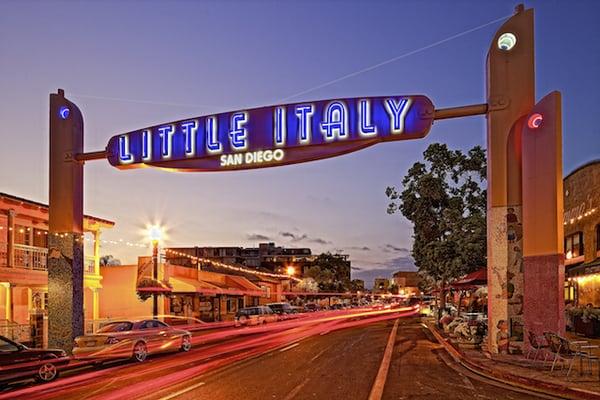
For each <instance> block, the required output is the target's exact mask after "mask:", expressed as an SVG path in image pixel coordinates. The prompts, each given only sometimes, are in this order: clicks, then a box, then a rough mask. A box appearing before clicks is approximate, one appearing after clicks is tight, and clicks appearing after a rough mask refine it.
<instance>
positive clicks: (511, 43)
mask: <svg viewBox="0 0 600 400" xmlns="http://www.w3.org/2000/svg"><path fill="white" fill-rule="evenodd" d="M516 44H517V37H516V36H515V35H514V33H510V32H506V33H503V34H502V35H500V37H499V38H498V48H499V49H500V50H503V51H510V50H512V48H513V47H515V45H516Z"/></svg>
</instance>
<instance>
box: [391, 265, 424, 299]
mask: <svg viewBox="0 0 600 400" xmlns="http://www.w3.org/2000/svg"><path fill="white" fill-rule="evenodd" d="M392 281H393V283H394V285H395V286H396V288H397V289H398V294H400V295H403V296H418V295H419V294H421V291H420V289H419V283H420V282H421V277H420V276H419V274H418V272H416V271H398V272H395V273H394V275H393V277H392Z"/></svg>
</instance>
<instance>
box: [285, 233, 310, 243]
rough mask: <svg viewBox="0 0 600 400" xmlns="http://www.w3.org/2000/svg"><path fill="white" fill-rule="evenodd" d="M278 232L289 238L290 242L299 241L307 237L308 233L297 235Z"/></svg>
mask: <svg viewBox="0 0 600 400" xmlns="http://www.w3.org/2000/svg"><path fill="white" fill-rule="evenodd" d="M279 234H280V235H281V236H283V237H286V238H290V240H291V241H292V242H299V241H301V240H304V239H306V238H308V235H306V234H302V235H297V234H295V233H292V232H279Z"/></svg>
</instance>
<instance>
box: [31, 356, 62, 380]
mask: <svg viewBox="0 0 600 400" xmlns="http://www.w3.org/2000/svg"><path fill="white" fill-rule="evenodd" d="M57 376H58V369H56V365H54V364H53V363H51V362H49V361H42V365H40V367H39V368H38V370H37V372H36V374H35V380H36V381H38V382H52V381H53V380H54V379H56V377H57Z"/></svg>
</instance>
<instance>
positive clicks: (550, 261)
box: [523, 254, 565, 335]
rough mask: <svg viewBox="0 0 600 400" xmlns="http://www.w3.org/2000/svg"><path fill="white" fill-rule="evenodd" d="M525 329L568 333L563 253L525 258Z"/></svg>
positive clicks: (537, 333) (535, 331)
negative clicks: (566, 331) (566, 330)
mask: <svg viewBox="0 0 600 400" xmlns="http://www.w3.org/2000/svg"><path fill="white" fill-rule="evenodd" d="M523 263H524V270H525V272H524V274H525V290H524V296H525V306H524V314H525V329H526V330H528V331H531V332H534V333H535V334H536V335H541V334H542V333H543V332H545V331H551V332H555V333H558V334H559V335H564V334H565V313H564V279H565V266H564V255H563V254H550V255H545V256H530V257H524V261H523Z"/></svg>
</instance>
